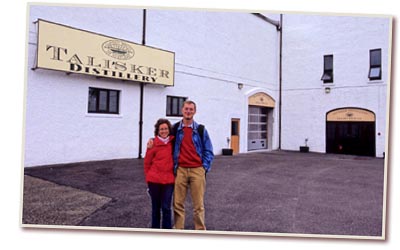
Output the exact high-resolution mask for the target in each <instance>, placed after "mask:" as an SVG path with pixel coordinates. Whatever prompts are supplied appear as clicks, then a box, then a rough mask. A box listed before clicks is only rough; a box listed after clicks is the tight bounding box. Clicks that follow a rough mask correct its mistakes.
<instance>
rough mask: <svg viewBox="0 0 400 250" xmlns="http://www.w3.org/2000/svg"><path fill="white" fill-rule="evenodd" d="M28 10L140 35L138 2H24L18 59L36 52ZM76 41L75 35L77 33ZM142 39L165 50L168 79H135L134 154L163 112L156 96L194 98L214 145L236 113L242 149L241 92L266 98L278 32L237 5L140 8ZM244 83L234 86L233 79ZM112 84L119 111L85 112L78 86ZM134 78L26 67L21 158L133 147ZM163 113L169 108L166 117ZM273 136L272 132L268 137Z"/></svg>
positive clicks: (71, 157) (119, 153)
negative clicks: (170, 64)
mask: <svg viewBox="0 0 400 250" xmlns="http://www.w3.org/2000/svg"><path fill="white" fill-rule="evenodd" d="M38 18H41V19H45V20H48V21H52V22H56V23H60V24H64V25H68V26H72V27H74V28H79V29H83V30H88V31H91V32H95V33H99V34H103V35H107V36H112V37H116V38H121V39H126V40H128V41H132V42H136V43H139V44H141V41H142V24H143V21H142V18H143V11H142V10H140V9H117V8H115V9H109V8H84V7H61V6H40V5H32V6H31V7H30V20H29V24H28V26H29V45H28V50H29V51H28V68H31V67H33V65H34V61H35V57H36V56H35V53H36V37H37V30H36V26H35V25H34V23H33V22H34V21H36V20H37V19H38ZM82 42H84V41H82ZM146 45H148V46H152V47H157V48H161V49H164V50H169V51H173V52H175V67H176V73H175V85H174V86H173V87H163V86H156V85H151V84H146V85H145V87H144V106H143V109H144V114H143V122H144V123H143V141H142V147H143V152H142V154H141V155H142V156H144V154H145V148H146V142H147V139H148V138H150V137H152V136H153V131H154V128H153V125H154V123H155V121H156V120H157V119H158V118H160V117H165V116H166V96H167V95H173V96H186V97H189V98H190V99H192V100H194V101H196V103H197V104H198V109H197V112H198V113H197V115H196V117H195V119H196V120H197V121H198V122H200V123H203V124H205V125H206V127H207V129H208V131H209V133H210V135H211V138H212V141H213V145H214V153H215V154H220V153H221V150H222V148H224V147H227V142H226V138H227V137H229V136H230V120H231V118H240V119H241V126H240V128H241V132H240V133H241V141H240V145H241V147H240V152H246V151H247V140H246V137H247V99H248V97H249V96H250V95H252V94H254V93H257V92H264V93H267V94H268V95H270V96H271V97H273V98H275V99H276V95H277V89H276V85H277V76H278V72H277V70H278V69H277V63H276V62H277V56H278V54H277V53H278V49H277V48H278V47H277V46H278V32H277V31H276V29H275V27H274V26H272V25H270V24H268V23H266V22H264V21H262V20H260V19H259V18H257V17H255V16H254V15H251V14H247V13H219V12H215V13H213V12H201V11H199V12H196V11H170V10H148V11H147V20H146ZM239 82H240V83H244V88H243V89H242V90H239V89H238V87H237V84H238V83H239ZM89 87H98V88H107V89H117V90H120V91H121V96H120V114H119V115H102V114H88V113H87V105H88V88H89ZM139 105H140V85H139V83H132V82H123V81H119V80H111V79H98V78H95V77H92V76H85V75H79V74H70V75H67V74H65V73H63V72H56V71H51V70H43V69H37V70H34V71H33V70H28V80H27V96H26V119H25V129H26V131H25V157H24V159H25V166H26V167H30V166H37V165H45V164H57V163H66V162H77V161H91V160H105V159H118V158H135V157H138V155H139V153H140V152H139ZM169 119H170V120H171V121H172V122H175V121H178V120H179V119H180V118H178V117H169ZM275 141H276V139H275Z"/></svg>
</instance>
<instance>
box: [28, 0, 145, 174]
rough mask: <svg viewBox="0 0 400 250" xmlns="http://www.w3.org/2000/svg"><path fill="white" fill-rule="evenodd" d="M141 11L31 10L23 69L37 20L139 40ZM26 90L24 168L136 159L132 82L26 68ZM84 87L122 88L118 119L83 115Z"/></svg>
mask: <svg viewBox="0 0 400 250" xmlns="http://www.w3.org/2000/svg"><path fill="white" fill-rule="evenodd" d="M140 13H141V11H139V10H134V9H106V8H76V7H57V6H46V7H42V6H31V9H30V18H29V30H30V32H29V47H28V49H29V54H28V68H31V67H33V65H34V60H35V58H36V55H35V54H36V48H37V47H36V37H37V28H36V26H35V25H34V23H33V22H34V21H36V20H37V19H38V18H41V19H45V20H49V21H53V22H58V23H62V24H65V25H70V26H73V27H75V28H80V29H87V30H90V31H93V32H97V33H100V34H105V35H109V36H115V37H118V38H123V39H127V40H130V41H136V42H138V41H140V40H141V30H142V20H141V16H140ZM127 27H130V28H127ZM82 42H84V41H82ZM26 87H27V96H26V117H25V130H26V131H25V155H24V159H25V166H27V167H29V166H36V165H44V164H56V163H66V162H78V161H89V160H105V159H116V158H133V157H137V151H138V139H137V138H138V119H139V115H138V107H139V88H138V85H137V84H132V83H128V82H122V81H114V80H107V79H96V78H95V77H91V76H84V75H78V74H71V75H66V74H65V73H62V72H56V71H51V70H43V69H37V70H35V71H32V70H30V69H29V70H28V81H27V85H26ZM89 87H100V88H112V89H117V90H121V96H120V107H121V113H120V115H118V116H115V115H94V114H88V113H87V105H88V89H89Z"/></svg>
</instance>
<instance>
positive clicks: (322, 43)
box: [282, 14, 390, 156]
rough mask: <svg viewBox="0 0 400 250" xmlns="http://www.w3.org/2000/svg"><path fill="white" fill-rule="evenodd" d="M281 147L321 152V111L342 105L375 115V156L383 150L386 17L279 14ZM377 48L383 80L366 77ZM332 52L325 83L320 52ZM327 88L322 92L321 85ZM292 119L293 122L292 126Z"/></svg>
mask: <svg viewBox="0 0 400 250" xmlns="http://www.w3.org/2000/svg"><path fill="white" fill-rule="evenodd" d="M283 20H284V21H283V29H284V31H283V34H284V37H283V109H282V114H283V116H282V148H283V149H288V150H298V149H299V146H303V145H304V139H305V138H309V141H308V146H310V150H311V151H315V152H325V121H326V117H325V116H326V113H327V112H328V111H330V110H332V109H336V108H342V107H359V108H365V109H369V110H371V111H372V112H374V113H375V114H376V133H378V132H380V133H381V136H378V135H377V137H376V155H377V156H382V153H383V152H384V151H385V138H386V136H385V135H386V130H385V127H386V120H385V117H386V111H387V109H386V91H387V87H388V86H387V85H388V78H387V77H388V70H389V69H388V61H389V58H388V49H389V41H388V39H389V34H390V33H389V27H390V26H389V25H390V24H389V19H388V18H378V17H375V18H372V17H345V16H318V15H300V14H297V15H296V14H292V15H284V17H283ZM376 48H382V80H381V81H369V79H368V70H369V50H370V49H376ZM329 54H333V57H334V59H333V60H334V83H333V84H324V83H323V82H322V81H321V80H320V79H321V76H322V73H323V56H324V55H329ZM326 86H328V87H330V88H331V93H330V94H325V91H324V88H325V87H326ZM294 124H295V126H293V125H294Z"/></svg>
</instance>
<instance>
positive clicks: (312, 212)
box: [22, 151, 384, 236]
mask: <svg viewBox="0 0 400 250" xmlns="http://www.w3.org/2000/svg"><path fill="white" fill-rule="evenodd" d="M383 192H384V160H383V159H379V158H373V157H359V156H349V155H333V154H318V153H300V152H287V151H270V152H256V153H247V154H238V155H234V156H216V158H215V160H214V163H213V166H212V169H211V172H210V173H209V174H207V191H206V196H205V208H206V226H207V230H208V231H210V232H212V231H225V232H226V231H228V232H255V233H258V232H263V233H264V232H265V233H283V234H285V233H288V234H314V235H320V234H322V235H339V236H340V235H346V236H381V235H382V225H383V221H382V217H383V216H382V214H383V203H384V200H383V199H384V198H383V197H384V196H383ZM186 210H187V219H186V222H185V228H186V229H193V222H192V218H193V217H192V207H191V203H190V196H188V201H187V209H186ZM150 213H151V206H150V199H149V197H148V195H147V193H146V184H145V182H144V175H143V160H141V159H122V160H109V161H95V162H85V163H72V164H62V165H57V166H42V167H34V168H26V169H25V173H24V197H23V218H22V223H23V224H25V225H71V226H94V227H112V228H115V227H117V228H144V229H146V230H147V229H148V228H149V225H150V218H151V215H150Z"/></svg>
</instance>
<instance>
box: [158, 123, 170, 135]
mask: <svg viewBox="0 0 400 250" xmlns="http://www.w3.org/2000/svg"><path fill="white" fill-rule="evenodd" d="M168 135H169V128H168V125H167V124H165V123H163V124H161V125H160V127H158V136H160V137H161V138H167V137H168Z"/></svg>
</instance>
